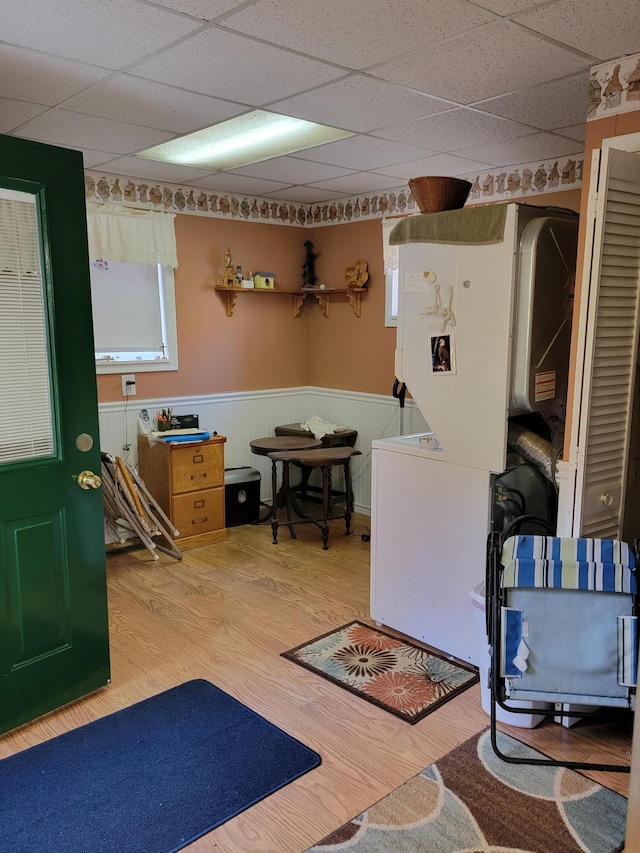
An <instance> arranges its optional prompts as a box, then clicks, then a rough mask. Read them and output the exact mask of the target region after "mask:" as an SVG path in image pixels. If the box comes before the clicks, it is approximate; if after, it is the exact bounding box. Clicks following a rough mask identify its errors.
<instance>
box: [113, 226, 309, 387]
mask: <svg viewBox="0 0 640 853" xmlns="http://www.w3.org/2000/svg"><path fill="white" fill-rule="evenodd" d="M308 233H309V232H308V230H306V229H304V228H298V227H294V226H281V225H270V224H266V223H265V224H260V223H257V222H235V221H234V222H231V221H229V222H227V221H225V220H221V219H213V218H209V217H204V216H189V215H179V216H177V217H176V242H177V247H178V263H179V266H178V268H177V269H176V271H175V290H176V316H177V325H178V351H179V365H180V369H179V370H178V371H165V372H160V373H142V372H140V373H138V374H136V384H137V392H138V394H137V396H138V397H139V398H147V397H163V396H167V397H172V396H189V395H197V394H215V393H221V392H225V391H247V390H260V389H265V388H290V387H295V386H299V385H307V384H308V376H309V363H308V354H309V341H308V336H309V331H308V324H309V321H308V316H307V314H306V313H304V312H303V313H302V315H301V316H300V317H299V318H297V319H296V318H294V316H293V305H292V299H291V298H290V297H287V296H284V295H283V296H279V295H275V294H272V293H260V292H259V291H258V292H255V293H253V292H252V293H249V294H246V295H245V294H242V293H241V294H240V295H239V297H238V302H237V304H236V308H235V311H234V314H233V316H232V317H227V315H226V309H225V303H224V301H223V299H224V295H223V294H220V293H217V292H216V291H215V290H214V286H215V283H216V281H217V277H218V276H219V275H220V274H221V273H222V270H223V268H224V251H225V248H226V247H227V246H230V247H231V254H232V258H233V263H234V265H235V264H238V263H239V264H241V265H242V268H243V270H244V271H245V272H249V271H254V272H255V271H256V270H264V271H269V272H275V273H276V274H277V278H276V287H277V288H278V289H282V288H288V289H296V288H299V287H300V285H301V283H302V265H303V263H304V260H305V249H304V241H305V240H306V239H308ZM127 372H129V371H127ZM131 372H135V371H131ZM98 395H99V400H100V402H106V401H110V400H121V399H122V387H121V380H120V375H119V374H117V375H100V376H98Z"/></svg>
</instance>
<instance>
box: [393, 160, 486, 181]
mask: <svg viewBox="0 0 640 853" xmlns="http://www.w3.org/2000/svg"><path fill="white" fill-rule="evenodd" d="M492 165H493V164H491V163H484V162H481V161H479V160H470V159H467V158H466V157H457V156H456V155H455V154H435V155H434V156H433V157H425V158H424V159H422V160H413V161H412V162H411V163H401V164H400V165H399V166H386V167H385V168H384V169H380V171H381V172H384V174H386V175H391V176H394V177H396V178H405V179H406V180H407V181H408V180H409V178H419V177H421V176H422V175H448V176H449V177H455V176H456V175H466V174H467V173H468V172H475V171H482V170H484V169H490V168H491V167H492Z"/></svg>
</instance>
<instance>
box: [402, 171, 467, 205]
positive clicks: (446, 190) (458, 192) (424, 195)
mask: <svg viewBox="0 0 640 853" xmlns="http://www.w3.org/2000/svg"><path fill="white" fill-rule="evenodd" d="M409 189H410V190H411V194H412V195H413V197H414V198H415V200H416V202H417V203H418V207H419V208H420V210H421V212H422V213H437V212H438V211H439V210H456V209H457V208H459V207H464V203H465V201H466V200H467V196H468V195H469V192H470V191H471V184H470V183H469V181H465V180H463V179H462V178H445V177H441V176H438V175H428V176H424V177H422V178H411V179H410V181H409Z"/></svg>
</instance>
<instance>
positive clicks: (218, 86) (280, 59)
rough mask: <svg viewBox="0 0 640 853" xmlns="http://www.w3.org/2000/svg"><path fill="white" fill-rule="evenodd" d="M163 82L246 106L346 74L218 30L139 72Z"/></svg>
mask: <svg viewBox="0 0 640 853" xmlns="http://www.w3.org/2000/svg"><path fill="white" fill-rule="evenodd" d="M134 73H135V74H136V75H137V76H139V77H147V78H150V79H152V80H158V81H159V82H161V83H169V84H170V85H173V86H180V87H181V88H183V89H190V90H191V91H193V92H201V93H203V94H205V95H215V96H216V97H219V98H227V99H228V100H230V101H237V102H239V103H243V104H251V105H253V106H260V105H261V104H265V103H268V102H270V101H275V100H278V99H280V98H284V97H288V96H289V95H293V94H295V93H297V92H300V91H301V90H303V89H310V88H311V87H312V86H317V85H318V84H319V83H325V82H327V81H328V80H334V79H335V78H336V77H341V76H342V75H343V73H344V72H342V71H340V70H339V69H337V68H332V67H331V66H329V65H325V64H323V63H321V62H316V61H315V60H313V59H306V58H305V57H302V56H296V55H294V54H290V53H287V52H286V51H282V50H279V49H278V48H275V47H272V46H270V45H267V44H261V43H260V42H255V41H252V40H248V39H245V38H243V37H242V36H238V35H235V34H234V33H228V32H224V31H222V30H219V29H210V30H206V31H205V32H202V33H200V34H199V35H197V36H193V38H190V39H188V40H187V41H185V42H182V43H181V44H178V45H176V46H175V47H172V48H170V49H169V50H166V51H164V53H162V54H161V55H160V56H157V57H155V58H154V59H150V60H148V61H146V62H143V63H142V64H140V65H138V66H136V68H135V70H134Z"/></svg>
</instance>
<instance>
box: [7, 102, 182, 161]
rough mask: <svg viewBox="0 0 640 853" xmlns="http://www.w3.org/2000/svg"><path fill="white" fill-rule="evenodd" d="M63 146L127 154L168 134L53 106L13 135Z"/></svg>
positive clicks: (168, 134)
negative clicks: (53, 107)
mask: <svg viewBox="0 0 640 853" xmlns="http://www.w3.org/2000/svg"><path fill="white" fill-rule="evenodd" d="M15 135H16V136H21V137H23V138H24V139H38V140H39V141H41V142H49V143H51V144H52V145H65V146H66V147H67V148H93V149H105V148H106V149H107V150H109V151H112V152H113V153H114V154H128V153H129V152H131V151H140V150H141V149H143V148H148V147H149V146H151V145H159V144H160V143H161V142H166V141H167V139H172V138H173V134H172V133H165V132H164V131H163V130H155V128H150V127H140V126H139V125H135V124H125V123H124V122H119V121H113V120H108V119H104V118H96V117H95V116H83V115H80V113H72V112H70V111H69V110H61V109H53V110H49V112H47V113H45V114H44V115H41V116H37V117H36V118H34V119H32V120H31V121H29V122H27V123H26V124H24V125H22V127H21V128H20V132H19V133H17V134H15Z"/></svg>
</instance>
